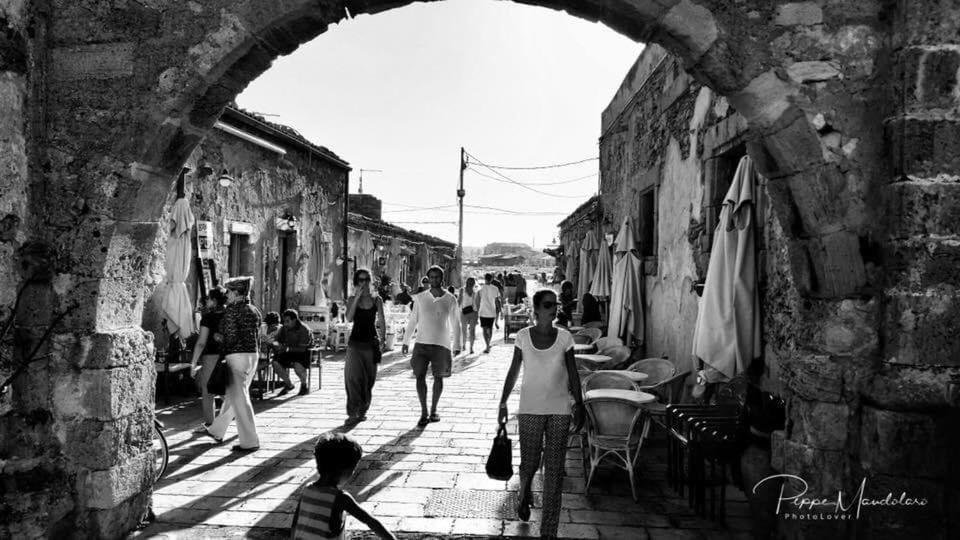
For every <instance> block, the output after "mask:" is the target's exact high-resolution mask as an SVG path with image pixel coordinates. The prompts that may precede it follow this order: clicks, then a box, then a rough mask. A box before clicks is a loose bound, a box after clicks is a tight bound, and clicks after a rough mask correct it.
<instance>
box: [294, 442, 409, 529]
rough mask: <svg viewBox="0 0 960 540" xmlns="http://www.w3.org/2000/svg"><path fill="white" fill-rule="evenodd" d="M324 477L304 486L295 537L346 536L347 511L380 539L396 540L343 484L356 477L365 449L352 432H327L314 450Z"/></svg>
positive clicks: (297, 512)
mask: <svg viewBox="0 0 960 540" xmlns="http://www.w3.org/2000/svg"><path fill="white" fill-rule="evenodd" d="M313 455H314V457H315V458H316V460H317V472H318V473H319V474H320V479H319V480H317V481H316V482H314V483H312V484H309V485H307V486H305V487H304V488H303V490H302V491H301V493H300V502H299V503H297V511H296V513H295V514H294V517H293V525H292V527H291V529H290V533H291V538H294V539H298V540H299V539H308V538H340V539H343V538H346V534H345V533H346V531H345V527H344V513H347V514H350V515H351V516H353V517H355V518H357V519H359V520H360V521H362V522H363V523H364V524H366V525H367V527H370V530H372V531H373V532H375V533H377V536H379V537H380V538H388V539H390V540H396V537H395V536H394V535H393V534H392V533H391V532H390V531H388V530H387V529H386V528H385V527H384V526H383V524H382V523H380V521H379V520H377V518H375V517H373V516H371V515H370V514H368V513H367V511H366V510H364V509H363V508H362V507H361V506H360V505H359V504H358V503H357V501H356V500H355V499H354V498H353V496H351V495H350V494H349V493H347V492H346V491H343V490H342V489H340V486H341V484H343V483H345V482H346V481H347V480H349V479H350V477H351V476H353V471H354V470H356V468H357V464H358V463H360V457H361V456H363V449H362V448H361V447H360V445H359V444H358V443H357V441H355V440H354V439H353V438H352V437H350V436H349V435H346V434H344V433H324V434H323V435H321V436H320V440H318V441H317V446H316V447H315V448H314V450H313Z"/></svg>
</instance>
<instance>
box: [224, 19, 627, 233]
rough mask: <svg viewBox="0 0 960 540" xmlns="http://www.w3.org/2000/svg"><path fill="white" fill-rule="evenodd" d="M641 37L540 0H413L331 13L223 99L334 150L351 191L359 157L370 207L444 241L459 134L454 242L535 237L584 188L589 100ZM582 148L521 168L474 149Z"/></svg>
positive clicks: (611, 84)
mask: <svg viewBox="0 0 960 540" xmlns="http://www.w3.org/2000/svg"><path fill="white" fill-rule="evenodd" d="M642 47H643V46H642V45H641V44H639V43H636V42H634V41H631V40H630V39H628V38H626V37H624V36H621V35H620V34H617V33H616V32H614V31H613V30H611V29H609V28H608V27H606V26H603V25H601V24H599V23H592V22H589V21H585V20H583V19H579V18H576V17H571V16H569V15H567V14H565V13H562V12H558V11H554V10H550V9H545V8H541V7H533V6H525V5H520V4H515V3H512V2H499V1H498V2H494V1H491V0H446V1H443V2H431V3H416V4H411V5H409V6H405V7H402V8H398V9H394V10H391V11H387V12H382V13H378V14H376V15H360V16H357V17H355V18H353V19H351V20H344V21H341V22H340V23H339V24H337V25H332V26H331V27H330V28H329V29H328V30H327V31H326V32H325V33H323V34H321V35H320V36H318V37H317V38H315V39H314V40H313V41H311V42H309V43H307V44H305V45H303V46H301V47H300V48H299V49H297V50H296V51H295V52H294V53H293V54H291V55H289V56H286V57H282V58H279V59H277V60H276V61H275V62H274V64H273V66H272V67H271V68H270V69H269V70H268V71H266V72H265V73H264V74H263V75H261V76H260V77H259V78H258V79H256V80H255V81H254V82H253V83H251V84H250V86H249V87H248V88H247V89H246V90H245V91H244V92H243V93H242V94H241V95H240V96H238V98H237V103H238V104H239V106H240V107H242V108H244V109H246V110H248V111H254V112H257V113H260V114H264V115H265V116H266V119H267V120H269V121H272V122H277V123H281V124H286V125H288V126H291V127H293V128H294V129H296V130H297V131H299V132H300V133H301V134H303V135H304V136H305V137H306V138H307V139H309V140H310V141H312V142H314V143H315V144H319V145H322V146H325V147H327V148H329V149H330V150H332V151H333V152H334V153H336V154H337V155H339V156H340V157H341V158H342V159H344V160H346V161H347V162H349V163H350V165H351V166H352V167H353V171H352V172H351V173H350V190H351V193H356V192H357V188H358V181H359V178H360V174H361V169H368V170H370V171H364V172H363V173H362V175H363V192H364V193H369V194H372V195H374V196H376V197H378V198H380V199H381V200H382V201H383V210H384V213H383V219H384V220H386V221H390V222H393V223H396V224H397V225H400V226H402V227H404V228H407V229H413V230H416V231H420V232H423V233H427V234H431V235H434V236H438V237H440V238H443V239H445V240H449V241H451V242H456V241H457V224H456V222H457V219H458V214H457V209H456V206H455V205H456V202H457V199H456V190H457V184H458V183H459V160H460V148H461V146H462V147H464V148H465V149H466V151H467V153H468V154H469V155H470V156H472V157H469V158H468V161H469V162H470V165H469V167H468V169H467V171H466V172H465V173H464V188H465V190H466V197H465V198H464V204H465V205H468V207H467V208H465V212H464V227H463V243H464V246H475V247H480V246H483V245H485V244H487V243H490V242H523V243H527V244H531V245H534V247H537V248H542V247H544V246H545V245H547V244H549V243H551V242H552V240H553V238H554V237H555V236H556V235H557V224H558V223H559V222H560V221H561V220H562V219H563V218H564V217H565V216H566V215H568V214H569V213H570V212H572V211H573V210H574V209H575V208H576V207H577V206H579V205H580V204H582V203H583V202H584V201H586V200H587V199H588V198H589V197H590V196H592V195H593V194H595V193H596V192H597V188H598V170H599V161H597V160H596V159H592V160H591V159H590V158H596V157H597V156H598V139H599V137H600V114H601V112H602V111H603V109H604V108H605V107H606V106H607V104H608V103H609V102H610V100H611V99H612V97H613V95H614V93H615V92H616V90H617V88H618V87H619V85H620V83H621V82H622V80H623V78H624V76H625V75H626V73H627V71H628V70H629V68H630V66H631V65H632V64H633V62H634V61H635V60H636V58H637V56H638V55H639V53H640V51H641V50H642ZM581 160H588V161H585V162H583V163H579V164H576V165H570V166H564V167H552V168H546V169H535V170H513V169H494V170H491V169H487V168H484V167H483V166H482V165H481V163H483V164H486V165H491V166H509V167H539V166H546V165H555V164H562V163H570V162H577V161H581ZM374 169H378V170H380V171H382V172H373V170H374ZM484 175H486V176H484ZM490 176H492V177H494V178H497V179H499V180H500V181H495V180H493V179H491V178H488V177H490ZM509 181H514V182H520V183H526V184H529V185H530V187H532V188H533V189H534V190H537V191H539V192H540V193H538V192H535V191H531V190H529V189H525V188H523V187H520V186H518V185H516V184H511V183H509ZM568 181H569V182H568ZM557 182H563V183H560V184H557ZM534 184H541V185H534ZM470 206H473V207H481V208H470ZM411 207H414V208H411ZM416 207H419V208H430V209H431V210H417V209H416ZM437 207H449V208H437Z"/></svg>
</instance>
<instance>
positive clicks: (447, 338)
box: [401, 266, 460, 427]
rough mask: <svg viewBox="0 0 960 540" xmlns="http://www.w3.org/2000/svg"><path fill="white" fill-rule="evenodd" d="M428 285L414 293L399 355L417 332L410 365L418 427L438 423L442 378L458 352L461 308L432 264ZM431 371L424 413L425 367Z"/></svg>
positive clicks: (438, 268)
mask: <svg viewBox="0 0 960 540" xmlns="http://www.w3.org/2000/svg"><path fill="white" fill-rule="evenodd" d="M427 279H428V280H429V282H430V288H429V289H427V290H425V291H423V292H421V293H417V294H416V295H415V296H414V302H413V311H412V313H411V314H410V319H409V321H408V322H407V330H406V332H404V334H403V348H402V349H401V353H402V354H407V351H408V350H409V343H410V338H411V336H413V331H414V330H416V331H417V343H416V344H415V345H414V347H413V356H412V357H411V358H410V367H412V368H413V374H414V375H415V376H416V377H417V397H419V398H420V421H419V422H418V423H417V425H418V426H421V427H423V426H425V425H427V423H429V422H439V421H440V416H439V415H438V414H437V403H439V402H440V394H442V393H443V378H444V377H447V376H449V375H450V369H451V366H452V364H453V358H452V357H451V356H450V351H451V350H453V351H454V353H453V354H454V355H458V354H460V308H459V307H458V306H457V298H456V297H455V296H453V295H452V294H450V293H449V292H447V291H445V290H443V268H440V267H439V266H431V267H430V269H429V270H427ZM428 365H429V366H430V367H431V370H432V372H433V401H432V402H431V403H432V404H431V407H430V415H429V416H427V366H428Z"/></svg>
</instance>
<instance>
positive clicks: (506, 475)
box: [487, 423, 513, 481]
mask: <svg viewBox="0 0 960 540" xmlns="http://www.w3.org/2000/svg"><path fill="white" fill-rule="evenodd" d="M487 476H489V477H490V479H492V480H503V481H507V480H509V479H510V477H511V476H513V444H512V443H511V442H510V437H507V424H505V423H501V424H500V429H498V430H497V436H496V437H494V439H493V447H491V448H490V456H489V457H488V458H487Z"/></svg>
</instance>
